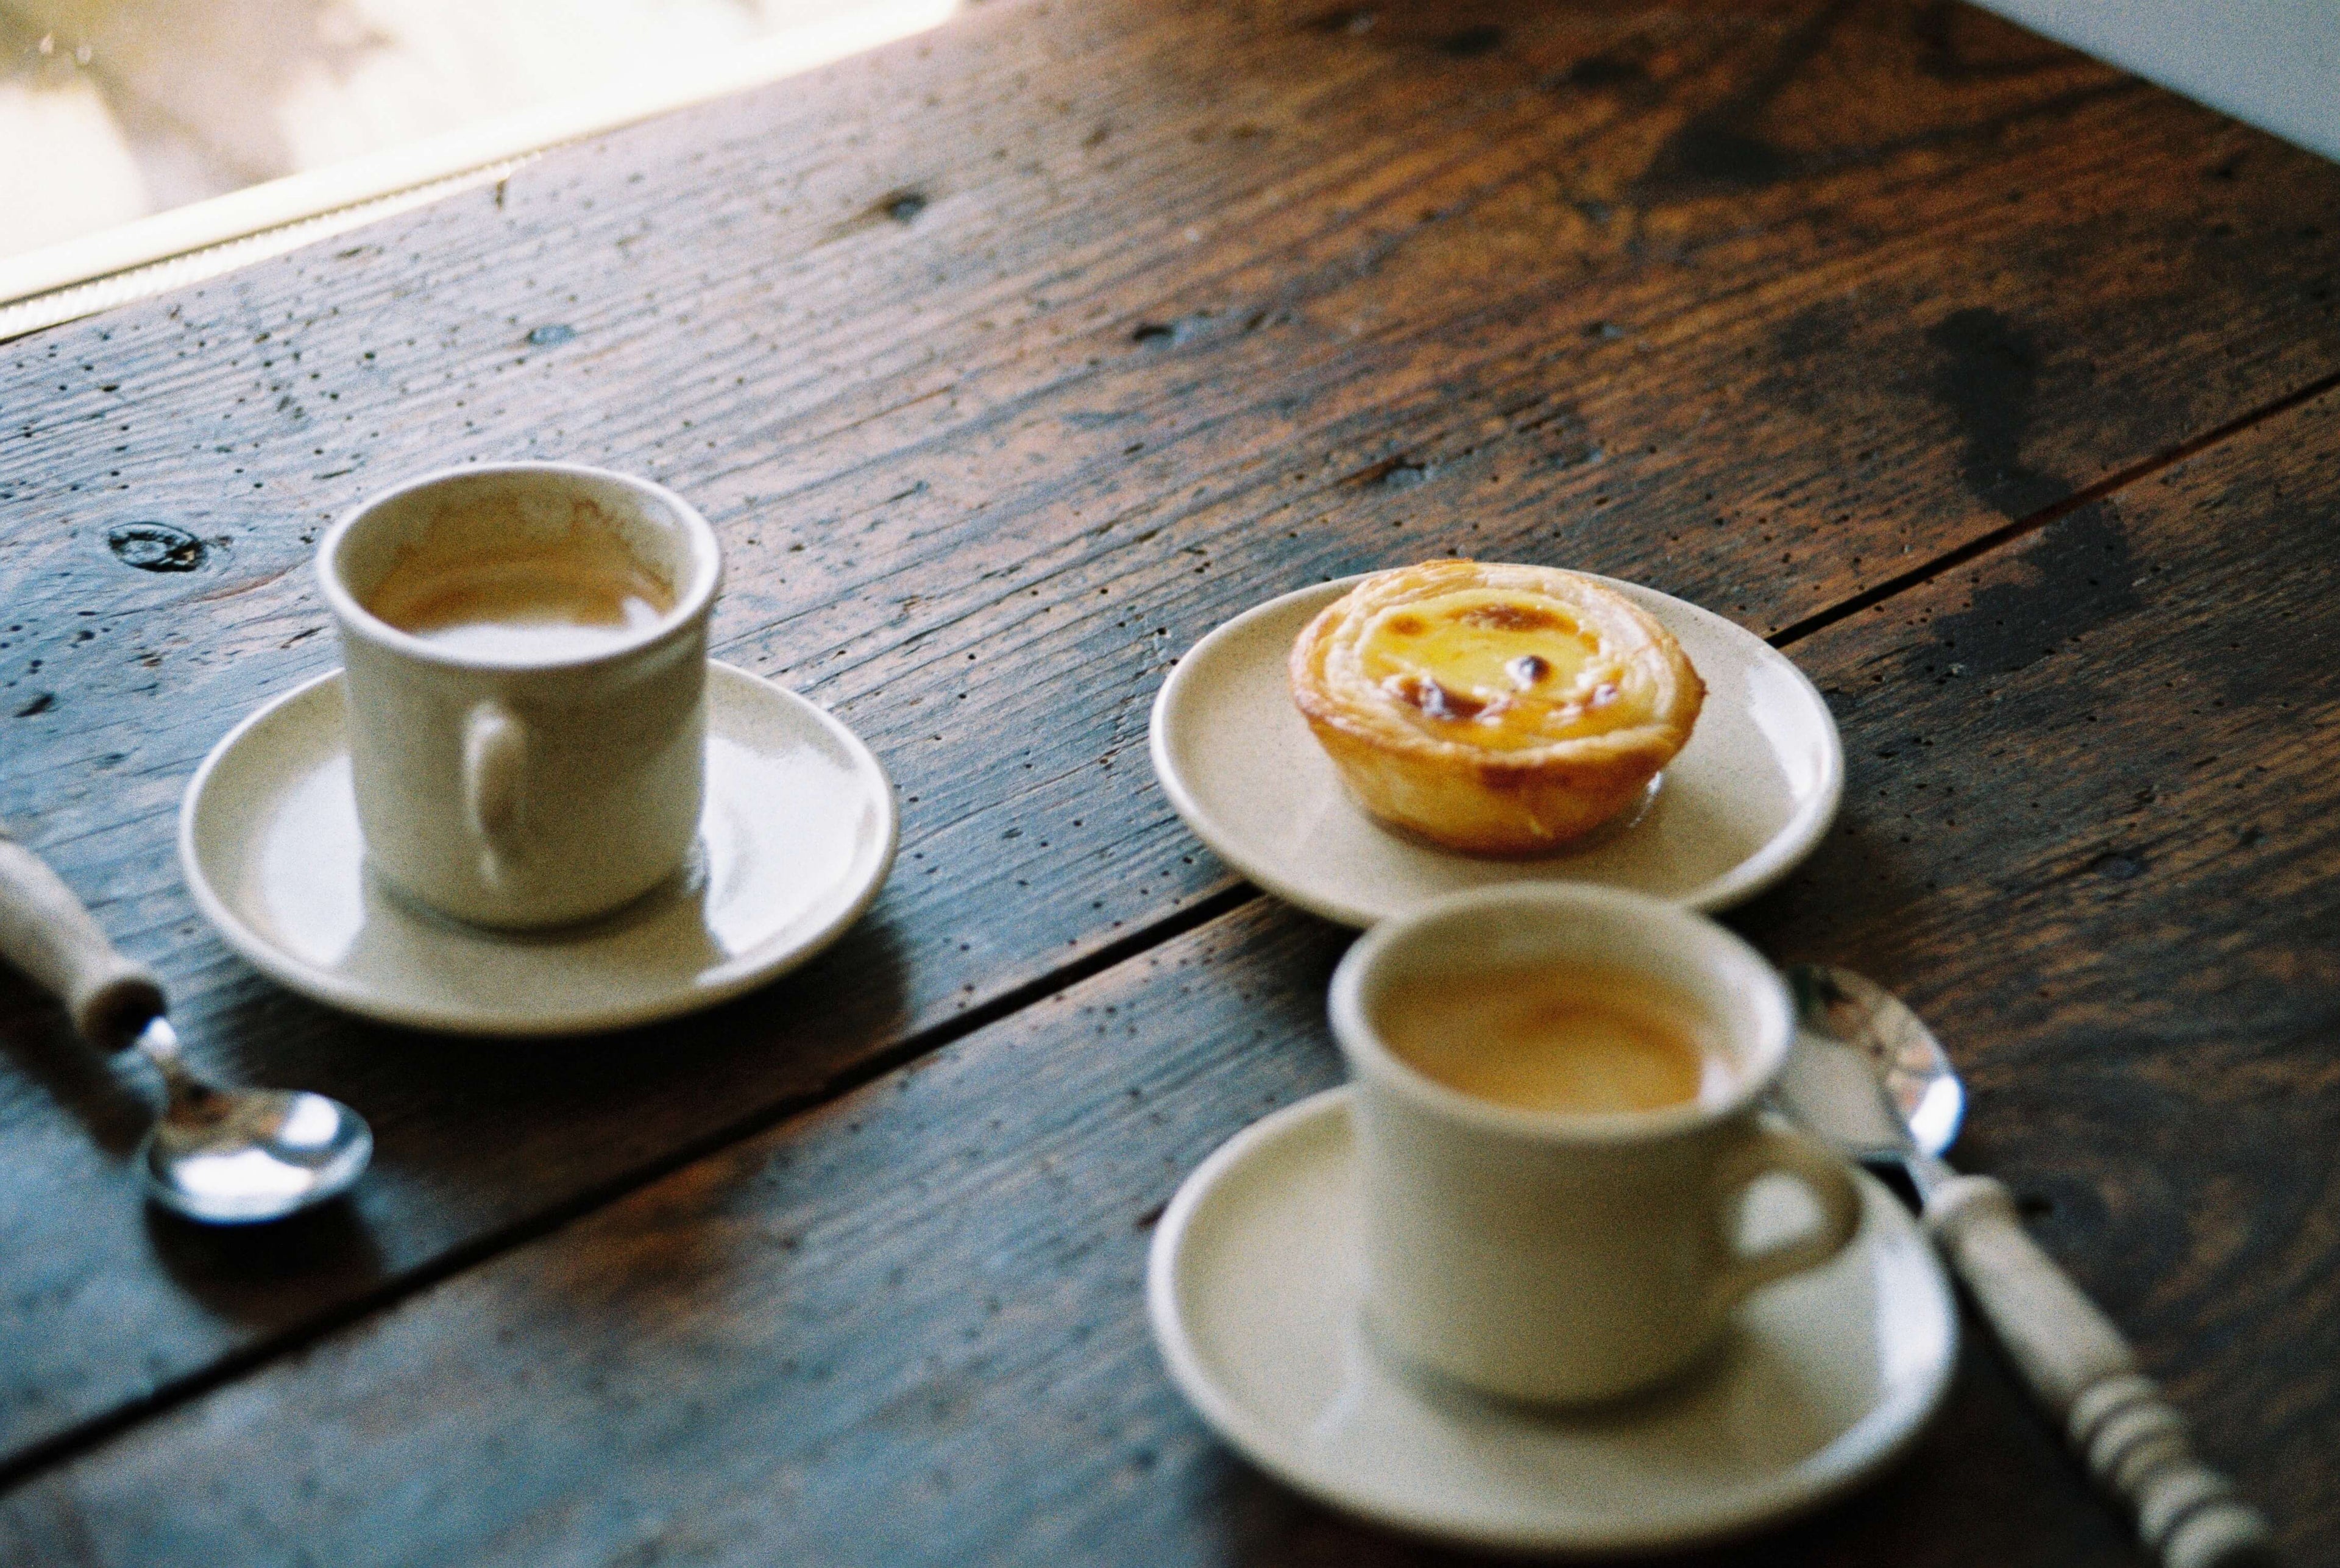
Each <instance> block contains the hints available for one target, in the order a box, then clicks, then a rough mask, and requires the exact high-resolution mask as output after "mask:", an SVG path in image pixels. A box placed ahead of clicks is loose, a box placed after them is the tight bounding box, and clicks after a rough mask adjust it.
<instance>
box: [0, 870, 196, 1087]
mask: <svg viewBox="0 0 2340 1568" xmlns="http://www.w3.org/2000/svg"><path fill="white" fill-rule="evenodd" d="M0 958H5V959H7V960H8V961H9V962H10V963H12V964H14V965H15V966H16V968H20V969H22V970H24V971H25V974H27V975H30V976H31V977H32V978H34V979H35V981H37V982H38V983H39V984H40V987H41V988H42V989H43V990H45V991H46V992H48V993H49V994H50V995H51V996H53V997H56V998H57V999H58V1000H59V1001H61V1002H63V1003H64V1005H65V1010H66V1011H67V1012H68V1013H70V1014H71V1015H72V1016H73V1021H74V1028H76V1029H79V1030H80V1031H81V1035H82V1038H84V1039H85V1040H87V1041H89V1042H90V1043H91V1044H92V1045H94V1046H97V1047H102V1048H104V1049H105V1050H109V1051H115V1050H120V1049H121V1048H122V1047H124V1046H126V1045H128V1044H129V1043H130V1041H131V1038H132V1037H134V1036H135V1035H136V1034H137V1033H138V1031H139V1030H140V1029H141V1028H143V1027H145V1026H146V1024H148V1023H149V1022H150V1021H152V1020H154V1019H155V1018H158V1017H162V1016H163V982H162V981H160V980H158V979H156V978H154V971H153V970H151V969H149V968H146V967H145V966H144V965H143V964H135V963H133V962H131V961H130V960H129V959H128V958H124V957H123V956H122V955H121V954H120V953H119V952H116V951H115V950H114V944H113V943H111V942H109V941H107V940H106V939H105V933H104V931H101V930H99V929H98V928H97V922H96V921H95V920H94V919H92V918H90V913H89V911H88V909H86V908H84V907H83V906H82V901H81V900H80V899H79V898H74V893H73V889H72V888H68V887H66V886H65V885H64V881H63V880H62V879H61V878H59V877H58V876H57V874H56V873H55V871H52V870H50V869H49V868H48V867H47V865H45V863H44V862H43V861H42V860H41V858H40V857H39V856H37V855H35V854H34V853H33V852H32V851H31V850H30V849H25V847H24V846H23V845H22V844H19V843H17V842H16V841H15V839H11V838H10V837H8V835H7V833H6V832H5V831H0Z"/></svg>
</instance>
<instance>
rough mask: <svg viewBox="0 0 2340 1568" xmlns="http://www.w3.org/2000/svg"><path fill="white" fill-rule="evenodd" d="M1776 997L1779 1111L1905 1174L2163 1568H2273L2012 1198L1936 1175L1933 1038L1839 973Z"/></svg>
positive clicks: (2020, 1364) (1867, 986) (2244, 1515)
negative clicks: (1783, 1014) (1783, 1053)
mask: <svg viewBox="0 0 2340 1568" xmlns="http://www.w3.org/2000/svg"><path fill="white" fill-rule="evenodd" d="M1788 986H1789V989H1790V991H1791V992H1792V993H1793V994H1794V996H1795V998H1796V1011H1797V1015H1798V1019H1799V1022H1800V1024H1801V1026H1802V1027H1801V1028H1800V1030H1799V1031H1798V1036H1797V1040H1796V1046H1795V1049H1794V1050H1792V1051H1790V1053H1789V1057H1788V1066H1787V1069H1786V1070H1785V1071H1784V1072H1783V1073H1782V1074H1781V1076H1780V1087H1779V1091H1778V1096H1777V1100H1778V1103H1779V1105H1780V1108H1781V1109H1783V1110H1784V1111H1786V1112H1787V1114H1788V1115H1790V1116H1792V1117H1794V1118H1795V1119H1796V1120H1797V1121H1799V1122H1800V1123H1802V1124H1803V1125H1804V1126H1805V1127H1806V1128H1808V1129H1809V1130H1810V1131H1812V1132H1814V1133H1816V1134H1818V1135H1819V1136H1821V1137H1823V1138H1825V1139H1827V1140H1828V1141H1829V1142H1830V1143H1833V1144H1835V1145H1836V1146H1838V1147H1839V1148H1841V1149H1843V1150H1844V1151H1845V1152H1846V1153H1847V1154H1849V1155H1851V1156H1854V1157H1856V1158H1859V1159H1886V1160H1892V1161H1895V1162H1898V1163H1899V1165H1900V1166H1902V1168H1903V1169H1905V1170H1907V1171H1908V1172H1909V1180H1910V1183H1911V1184H1912V1185H1913V1186H1916V1188H1917V1189H1918V1195H1919V1198H1920V1199H1921V1200H1922V1202H1923V1204H1924V1206H1925V1223H1926V1230H1927V1234H1929V1236H1932V1237H1933V1238H1934V1243H1935V1245H1936V1246H1938V1248H1939V1249H1940V1250H1941V1253H1942V1255H1943V1257H1944V1258H1945V1259H1946V1260H1947V1261H1948V1263H1949V1265H1950V1267H1951V1269H1952V1270H1953V1271H1954V1272H1955V1273H1956V1274H1957V1275H1958V1278H1959V1279H1960V1280H1961V1281H1963V1282H1964V1284H1965V1285H1966V1287H1967V1289H1968V1291H1969V1292H1970V1293H1971V1294H1972V1295H1973V1296H1974V1299H1975V1304H1976V1305H1978V1306H1979V1307H1980V1308H1981V1309H1982V1314H1983V1315H1984V1316H1985V1317H1986V1318H1988V1319H1989V1321H1990V1325H1991V1327H1992V1328H1993V1329H1994V1330H1996V1331H1997V1333H1998V1338H1999V1343H2000V1344H2001V1345H2005V1346H2006V1347H2007V1351H2008V1355H2009V1356H2010V1357H2011V1358H2012V1359H2013V1360H2014V1362H2015V1365H2016V1367H2017V1369H2018V1371H2019V1372H2020V1373H2021V1374H2022V1375H2023V1380H2024V1382H2025V1383H2026V1384H2028V1386H2029V1387H2030V1390H2031V1393H2032V1394H2033V1396H2034V1397H2035V1398H2037V1399H2038V1401H2039V1403H2040V1404H2041V1405H2042V1406H2043V1407H2044V1408H2045V1409H2046V1410H2047V1412H2048V1414H2049V1415H2051V1416H2053V1417H2054V1418H2055V1420H2056V1421H2057V1424H2059V1425H2061V1426H2062V1427H2063V1428H2064V1433H2065V1435H2066V1437H2067V1439H2069V1441H2070V1442H2071V1444H2072V1446H2073V1448H2074V1449H2075V1450H2077V1452H2078V1454H2080V1456H2081V1457H2082V1458H2083V1459H2084V1460H2085V1461H2087V1466H2088V1469H2089V1471H2090V1473H2091V1474H2094V1475H2095V1476H2096V1478H2097V1481H2098V1482H2099V1483H2100V1484H2103V1485H2104V1486H2105V1487H2106V1489H2107V1490H2108V1491H2109V1492H2111V1493H2112V1494H2114V1495H2115V1496H2116V1497H2117V1498H2119V1499H2121V1500H2122V1501H2123V1502H2124V1503H2126V1504H2127V1507H2128V1509H2129V1511H2130V1515H2131V1517H2132V1518H2134V1519H2135V1520H2136V1521H2137V1532H2138V1533H2139V1534H2140V1535H2141V1536H2142V1537H2143V1538H2144V1541H2145V1543H2146V1545H2147V1547H2148V1548H2150V1549H2151V1550H2152V1551H2153V1552H2154V1553H2156V1554H2157V1555H2158V1556H2159V1558H2160V1559H2161V1562H2162V1563H2163V1564H2164V1568H2241V1565H2243V1564H2246V1563H2249V1564H2259V1563H2272V1562H2273V1561H2274V1556H2273V1545H2272V1533H2271V1532H2270V1531H2269V1529H2268V1527H2267V1522H2266V1519H2265V1518H2264V1517H2263V1516H2262V1515H2261V1514H2260V1513H2259V1512H2258V1510H2256V1508H2253V1507H2251V1506H2250V1505H2249V1504H2248V1503H2244V1502H2242V1501H2241V1500H2240V1499H2238V1498H2236V1496H2235V1494H2234V1487H2233V1485H2232V1484H2230V1483H2229V1482H2228V1481H2227V1480H2226V1477H2224V1476H2222V1475H2219V1474H2216V1472H2215V1471H2212V1470H2210V1469H2209V1468H2207V1467H2206V1466H2205V1465H2204V1464H2202V1463H2201V1462H2200V1461H2199V1460H2197V1459H2196V1458H2195V1457H2194V1454H2193V1451H2192V1448H2191V1446H2190V1445H2189V1444H2188V1443H2187V1440H2186V1427H2185V1423H2184V1420H2183V1418H2182V1417H2180V1416H2179V1415H2178V1414H2177V1412H2176V1410H2174V1409H2172V1408H2171V1407H2170V1405H2169V1404H2168V1403H2167V1402H2166V1400H2164V1399H2163V1398H2162V1396H2161V1391H2160V1390H2159V1389H2158V1388H2157V1387H2156V1386H2155V1385H2154V1384H2153V1383H2152V1382H2151V1381H2150V1380H2149V1379H2147V1377H2145V1376H2144V1375H2143V1374H2141V1373H2139V1372H2138V1371H2137V1357H2136V1355H2134V1353H2132V1352H2131V1351H2130V1349H2129V1346H2128V1342H2127V1340H2125V1339H2123V1338H2122V1337H2121V1334H2120V1330H2119V1329H2117V1328H2116V1327H2115V1326H2114V1325H2113V1324H2112V1322H2111V1320H2110V1319H2108V1318H2107V1317H2106V1316H2105V1315H2104V1314H2103V1313H2102V1312H2100V1311H2098V1310H2097V1306H2096V1304H2095V1303H2093V1302H2091V1301H2090V1300H2088V1298H2087V1296H2086V1295H2083V1294H2082V1293H2081V1290H2080V1288H2079V1286H2078V1285H2075V1284H2073V1283H2072V1280H2071V1278H2070V1276H2069V1275H2066V1274H2065V1273H2064V1271H2063V1270H2062V1269H2060V1268H2058V1267H2057V1265H2056V1264H2055V1262H2054V1260H2052V1259H2051V1258H2049V1257H2048V1255H2047V1254H2046V1253H2045V1252H2043V1251H2041V1250H2040V1248H2039V1245H2038V1243H2037V1242H2035V1241H2033V1240H2032V1239H2031V1237H2030V1236H2029V1234H2028V1233H2027V1232H2026V1231H2025V1230H2024V1228H2023V1222H2022V1220H2021V1219H2020V1217H2018V1215H2017V1212H2016V1207H2015V1199H2014V1197H2013V1196H2012V1195H2010V1194H2009V1193H2008V1190H2007V1188H2006V1187H2005V1186H2003V1185H2002V1184H2000V1183H1999V1182H1998V1181H1996V1180H1993V1179H1992V1178H1991V1177H1989V1176H1960V1175H1958V1173H1957V1172H1956V1171H1954V1170H1952V1169H1951V1168H1950V1167H1949V1166H1947V1165H1945V1164H1944V1163H1942V1158H1941V1156H1942V1154H1943V1152H1944V1151H1945V1150H1947V1149H1948V1147H1949V1146H1950V1140H1951V1139H1952V1138H1954V1137H1956V1136H1958V1124H1959V1122H1960V1121H1962V1120H1963V1119H1964V1117H1965V1114H1966V1090H1965V1088H1964V1087H1962V1086H1961V1085H1960V1084H1959V1082H1958V1074H1957V1072H1956V1071H1955V1070H1954V1069H1953V1068H1952V1067H1951V1066H1950V1060H1949V1057H1948V1056H1946V1055H1944V1054H1943V1051H1942V1047H1941V1045H1940V1043H1939V1042H1938V1041H1937V1040H1936V1039H1935V1038H1934V1036H1933V1032H1932V1031H1931V1030H1929V1029H1928V1028H1927V1027H1926V1026H1925V1024H1924V1023H1923V1022H1922V1021H1921V1020H1920V1019H1919V1017H1918V1015H1917V1014H1915V1013H1913V1012H1911V1011H1910V1010H1909V1008H1908V1007H1905V1006H1903V1005H1902V1003H1901V1001H1900V999H1899V997H1895V996H1893V995H1892V993H1890V992H1889V991H1887V990H1885V989H1884V988H1883V987H1879V986H1878V985H1876V984H1874V983H1873V982H1871V981H1869V980H1867V979H1864V978H1861V977H1860V976H1859V975H1856V974H1854V973H1853V972H1852V971H1851V970H1849V969H1838V968H1828V967H1826V966H1823V965H1800V966H1798V967H1797V968H1791V969H1790V970H1789V971H1788Z"/></svg>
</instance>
